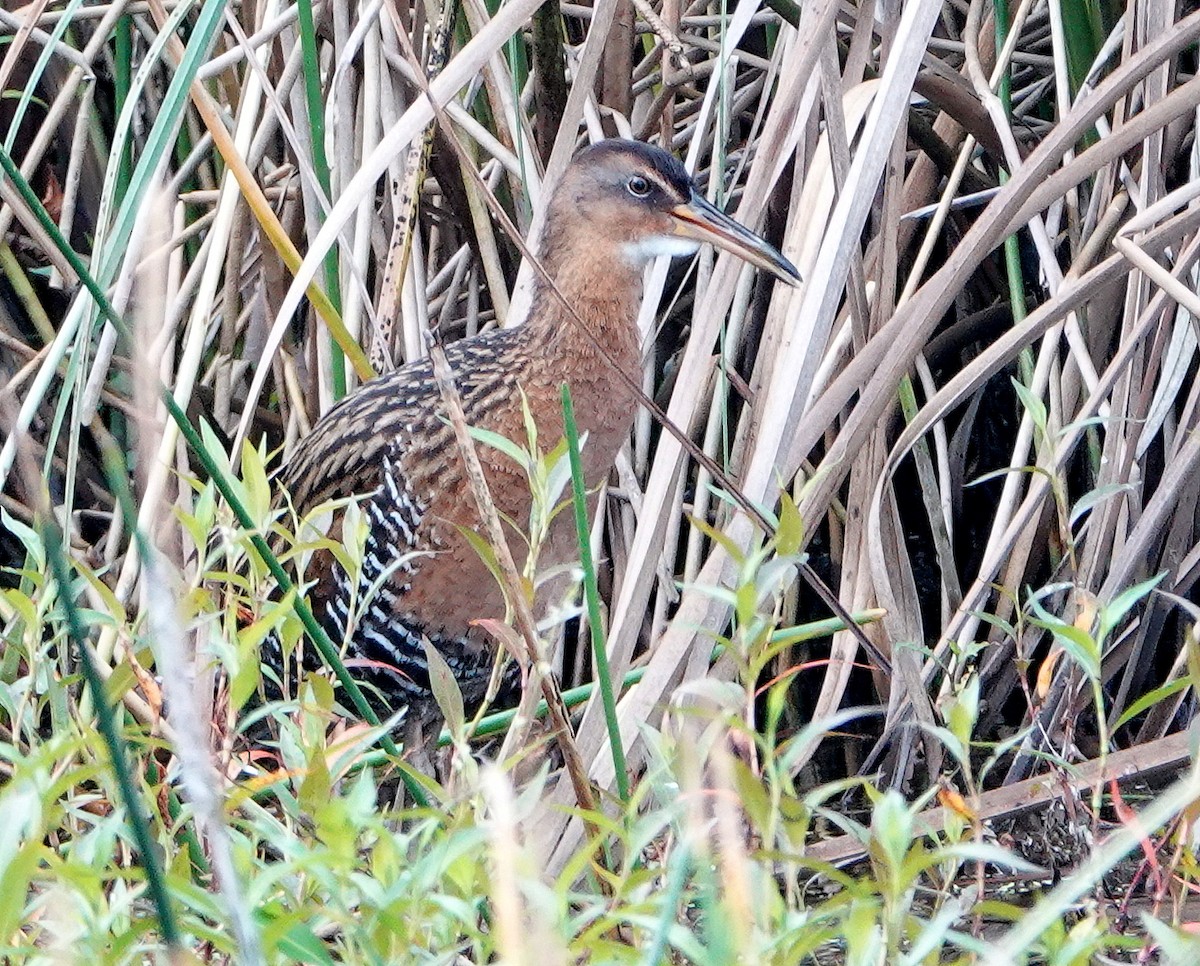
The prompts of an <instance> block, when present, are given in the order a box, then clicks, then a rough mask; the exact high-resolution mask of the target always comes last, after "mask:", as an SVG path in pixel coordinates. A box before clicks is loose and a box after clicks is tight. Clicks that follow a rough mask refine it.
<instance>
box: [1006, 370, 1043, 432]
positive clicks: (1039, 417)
mask: <svg viewBox="0 0 1200 966" xmlns="http://www.w3.org/2000/svg"><path fill="white" fill-rule="evenodd" d="M1012 384H1013V388H1014V389H1015V390H1016V392H1017V398H1018V399H1020V400H1021V405H1022V406H1024V407H1025V409H1026V411H1027V412H1028V413H1029V415H1030V417H1031V418H1032V419H1033V424H1034V425H1035V426H1036V427H1037V428H1038V429H1039V430H1040V431H1041V434H1042V435H1043V436H1045V435H1046V422H1047V417H1046V405H1045V403H1043V402H1042V401H1041V399H1039V398H1038V397H1037V396H1035V395H1034V394H1033V393H1032V392H1030V390H1029V388H1028V387H1027V386H1026V385H1025V384H1024V383H1023V382H1021V380H1019V379H1014V380H1013V381H1012Z"/></svg>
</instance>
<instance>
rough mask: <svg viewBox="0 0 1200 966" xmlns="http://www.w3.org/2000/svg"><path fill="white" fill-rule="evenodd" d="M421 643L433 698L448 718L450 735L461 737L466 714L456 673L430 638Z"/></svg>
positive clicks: (422, 639)
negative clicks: (455, 677)
mask: <svg viewBox="0 0 1200 966" xmlns="http://www.w3.org/2000/svg"><path fill="white" fill-rule="evenodd" d="M421 643H422V644H423V645H424V647H425V660H426V661H427V662H428V664H429V689H430V690H431V691H433V697H434V699H435V700H436V701H437V703H438V707H439V708H440V709H441V711H442V714H443V715H444V716H445V718H446V727H447V728H449V729H450V734H452V735H461V734H462V733H463V729H464V728H465V727H466V713H465V711H464V710H463V698H462V691H460V690H459V687H458V682H457V681H456V680H455V679H454V672H453V671H451V670H450V665H449V664H447V663H446V659H445V658H444V657H442V655H441V653H440V652H439V651H438V649H437V648H436V647H434V646H433V645H432V644H431V643H430V642H429V639H428V638H426V637H422V638H421Z"/></svg>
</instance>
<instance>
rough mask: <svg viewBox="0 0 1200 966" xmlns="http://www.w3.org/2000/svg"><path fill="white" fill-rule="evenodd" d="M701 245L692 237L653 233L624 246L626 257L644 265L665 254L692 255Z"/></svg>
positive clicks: (671, 255) (672, 256) (674, 255)
mask: <svg viewBox="0 0 1200 966" xmlns="http://www.w3.org/2000/svg"><path fill="white" fill-rule="evenodd" d="M699 247H700V243H699V242H697V241H693V240H692V239H690V238H680V237H679V236H678V235H651V236H650V237H649V238H643V239H642V240H641V241H637V242H627V243H626V244H625V246H624V248H625V255H626V257H627V258H628V259H629V260H630V261H631V262H633V263H634V264H638V265H644V264H645V263H646V262H648V261H650V259H652V258H659V257H660V256H663V255H665V256H667V257H668V258H679V257H680V256H681V255H692V254H694V253H695V252H696V250H697V249H699Z"/></svg>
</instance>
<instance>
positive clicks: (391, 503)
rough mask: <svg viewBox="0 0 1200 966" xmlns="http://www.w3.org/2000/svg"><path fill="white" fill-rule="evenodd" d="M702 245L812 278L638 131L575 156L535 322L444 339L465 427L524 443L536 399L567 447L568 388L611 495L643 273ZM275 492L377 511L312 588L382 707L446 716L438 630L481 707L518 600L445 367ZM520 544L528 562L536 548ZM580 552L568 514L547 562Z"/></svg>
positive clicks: (501, 458)
mask: <svg viewBox="0 0 1200 966" xmlns="http://www.w3.org/2000/svg"><path fill="white" fill-rule="evenodd" d="M701 244H711V245H714V246H716V247H718V248H722V249H725V250H727V251H729V252H732V253H733V254H735V255H737V256H739V257H741V258H742V259H744V260H745V261H746V262H748V263H750V264H751V265H754V266H756V267H758V268H760V269H764V270H766V271H768V272H770V273H771V274H772V275H774V276H776V277H777V278H779V279H781V280H782V281H784V282H786V283H788V284H792V285H796V284H798V283H799V281H800V275H799V273H798V272H797V271H796V268H795V267H794V266H793V265H792V263H791V262H789V261H788V260H787V259H786V258H784V257H783V255H782V254H780V252H779V251H778V250H777V249H776V248H775V247H774V246H772V245H771V244H769V243H768V242H767V241H765V240H764V239H762V238H760V237H759V236H758V235H756V234H754V233H753V232H751V231H749V230H748V229H746V228H745V227H743V226H742V225H741V224H739V223H738V222H736V221H734V220H733V219H732V218H730V217H729V216H727V215H726V214H724V213H723V212H722V211H720V210H719V209H718V208H716V207H715V206H714V205H712V204H711V203H709V202H708V201H707V200H706V199H705V198H704V196H703V195H702V193H701V192H700V191H699V189H698V188H697V186H696V184H695V183H694V182H693V180H692V178H691V177H690V176H689V175H688V173H687V170H686V169H685V168H684V166H683V165H682V164H681V163H680V162H679V161H678V160H677V159H676V158H675V157H674V156H672V155H671V154H669V153H668V152H666V151H664V150H662V149H661V148H658V147H655V146H652V145H650V144H646V143H644V142H640V141H633V140H623V139H609V140H603V141H598V142H596V143H594V144H592V145H590V146H588V147H585V148H583V149H582V150H580V151H578V152H577V153H576V155H575V156H574V157H573V158H572V160H571V162H570V164H569V165H568V167H567V168H566V170H565V172H564V174H563V176H562V178H561V179H560V181H559V183H558V185H557V187H556V188H555V189H554V190H553V192H552V193H551V195H550V198H549V200H548V202H547V209H546V213H545V218H544V222H543V230H542V236H541V244H540V255H539V257H540V261H541V264H542V266H543V268H544V270H545V277H541V276H539V277H537V278H536V280H535V282H534V285H533V290H532V298H531V302H530V308H529V311H528V314H527V317H526V319H525V321H524V322H523V323H522V324H521V325H518V326H515V327H510V328H500V329H493V330H490V331H487V332H485V333H482V334H479V335H477V336H474V337H470V338H464V339H461V340H458V341H455V342H453V343H451V344H449V345H448V346H446V348H445V355H446V360H447V362H448V363H449V367H450V370H451V372H452V374H453V377H454V380H455V384H456V387H457V391H458V393H459V395H460V397H461V401H462V406H463V410H464V413H465V416H466V421H467V424H468V425H469V426H473V427H478V428H482V429H485V430H490V431H491V432H493V433H498V434H499V435H501V436H503V437H506V438H508V439H510V440H514V441H517V442H523V441H525V440H526V438H527V431H526V425H525V417H524V406H525V405H527V406H528V409H529V412H530V413H532V415H533V417H534V421H535V424H536V426H537V431H538V436H539V438H540V439H543V440H552V441H557V440H558V439H561V438H562V435H563V420H562V411H561V401H560V400H561V396H560V392H561V388H560V387H561V385H562V383H564V382H565V383H567V385H568V386H569V387H570V391H571V394H572V397H573V400H574V405H575V410H576V414H577V421H578V428H579V432H580V434H581V435H584V434H586V437H585V438H586V443H585V445H584V447H583V452H582V463H583V475H584V480H585V484H586V487H587V489H588V492H589V493H591V492H593V491H595V490H597V489H598V488H599V487H600V485H601V484H602V483H603V482H604V480H605V479H606V478H607V476H608V474H609V471H610V470H611V469H612V467H613V464H614V462H615V460H616V457H617V454H618V452H619V450H620V448H621V447H622V445H623V444H624V443H625V441H626V439H627V437H628V436H629V432H630V430H631V428H632V426H633V422H634V418H635V415H636V409H637V394H636V391H635V389H634V388H633V387H635V386H638V385H640V384H641V381H642V352H641V340H640V336H639V329H638V325H637V316H638V311H639V308H640V304H641V300H642V285H643V274H644V269H645V267H646V265H647V264H648V262H649V261H650V260H652V259H654V258H656V257H658V256H663V255H667V256H683V255H689V254H692V253H694V252H695V251H697V249H698V248H699V247H700V245H701ZM548 280H549V281H548ZM550 282H552V283H553V287H552V286H551V284H550ZM554 289H557V293H556V292H555V291H554ZM560 296H561V297H560ZM564 300H565V302H566V304H567V305H569V306H570V309H569V310H568V309H567V308H565V307H564V304H563V302H564ZM477 450H478V454H479V458H480V461H481V463H482V465H483V470H484V476H485V478H486V480H487V483H488V486H489V489H490V492H491V496H492V499H493V502H494V503H495V505H496V508H497V510H498V511H499V512H500V514H501V515H502V517H505V518H507V519H508V520H511V521H518V522H521V521H527V520H528V519H529V513H530V504H531V496H530V492H529V486H528V482H527V480H526V478H525V476H524V472H523V470H522V469H521V468H520V467H519V466H518V465H517V464H516V462H515V461H513V460H512V459H510V458H509V457H508V456H506V455H505V454H504V453H503V452H501V451H500V450H499V449H496V448H490V447H487V446H482V445H481V446H478V447H477ZM278 484H279V487H278V489H279V491H280V496H281V499H283V500H286V501H287V502H288V503H290V506H291V508H292V510H293V511H294V512H295V513H296V514H297V516H298V517H299V518H301V519H302V518H304V516H305V515H307V514H310V513H312V512H313V511H314V510H315V509H316V508H318V507H321V506H323V505H327V504H330V503H331V501H343V500H346V499H348V498H357V499H358V501H359V507H360V509H361V512H362V514H363V517H364V518H365V521H366V542H365V546H364V548H363V553H362V564H361V572H360V573H357V574H356V575H355V576H354V577H353V578H351V577H350V576H349V575H348V574H347V572H346V570H345V569H344V568H343V567H342V566H341V564H340V563H338V561H337V560H336V559H335V557H334V555H333V554H332V553H330V552H329V551H327V550H318V551H317V552H316V553H315V554H314V555H313V558H312V561H311V564H310V567H309V573H308V579H309V580H310V581H312V583H311V584H310V587H309V591H308V593H309V599H310V602H311V605H312V607H313V611H314V614H315V616H316V617H317V619H318V620H319V621H320V622H321V624H322V626H323V627H324V628H325V630H326V631H327V632H328V634H329V636H330V638H331V640H332V641H333V642H334V644H335V645H342V646H343V647H344V648H345V650H344V654H345V656H346V658H347V660H346V664H347V667H348V668H351V670H352V673H353V674H354V676H355V677H356V680H357V681H358V682H359V683H360V684H366V685H367V687H365V688H364V693H365V694H366V695H367V696H368V699H369V700H370V701H371V703H372V704H373V706H375V707H376V708H377V709H378V710H379V711H381V712H387V713H389V714H392V715H395V716H396V719H397V720H398V719H400V718H403V717H404V716H405V715H415V717H416V718H419V719H421V720H427V719H429V718H436V717H437V716H438V710H437V708H436V704H435V702H434V699H433V695H432V690H431V686H430V670H429V666H428V664H427V660H426V653H425V646H424V641H426V640H428V641H429V642H430V643H431V644H432V645H433V647H434V648H436V649H437V651H438V653H439V654H440V655H441V656H442V657H443V658H444V659H445V661H446V663H447V664H448V666H449V667H450V669H451V671H452V673H453V675H454V678H455V680H456V682H457V684H458V686H459V689H460V691H461V692H462V696H463V700H464V702H465V703H466V704H467V706H468V707H471V706H476V705H478V703H479V702H480V701H481V700H482V699H483V698H484V696H485V693H486V690H487V686H488V682H489V680H490V679H491V675H492V668H493V664H494V659H495V645H494V644H493V643H492V642H491V641H489V639H488V637H487V635H486V634H485V632H484V631H483V630H481V628H480V626H479V625H478V623H477V622H478V621H479V620H480V619H483V618H494V619H503V618H504V616H505V601H504V595H503V591H502V589H501V587H500V586H499V584H498V583H497V582H496V580H495V579H494V578H493V577H492V575H491V573H490V571H489V569H488V567H487V564H486V563H485V562H484V560H483V559H482V558H481V557H480V555H479V554H478V553H477V551H476V549H475V548H474V547H473V546H472V545H471V543H470V542H469V540H468V539H467V538H466V537H465V536H464V535H463V533H462V528H466V529H470V530H478V529H479V527H480V521H479V517H478V511H477V509H476V505H475V502H474V500H473V497H472V493H471V489H470V486H469V484H468V481H467V476H466V469H465V467H464V464H463V460H462V457H461V455H460V452H459V450H458V447H457V445H456V443H455V439H454V435H453V429H452V427H451V425H450V424H449V422H448V420H447V418H446V414H445V411H444V407H443V401H442V395H441V391H440V389H439V387H438V384H437V381H436V379H435V376H434V372H433V368H432V365H431V362H430V360H429V359H421V360H418V361H413V362H410V363H408V364H407V365H404V366H402V367H400V368H397V369H395V370H393V371H391V372H389V373H387V374H385V375H382V376H379V377H376V378H374V379H371V380H369V381H367V382H365V383H364V384H362V385H361V386H360V387H359V388H358V389H357V390H355V391H354V392H352V393H350V394H348V395H347V396H346V397H345V398H343V399H342V400H341V401H340V402H338V403H337V404H336V405H334V406H333V407H332V408H331V409H330V410H329V411H328V412H327V413H326V414H325V415H324V416H323V417H322V418H321V419H319V420H318V421H317V422H316V423H315V425H314V426H313V428H312V430H311V432H310V433H308V434H307V435H306V436H305V437H304V438H303V439H301V440H300V442H299V443H298V444H297V446H296V448H295V450H294V452H293V453H292V455H291V457H290V459H289V460H287V461H286V463H285V465H284V466H283V468H282V470H281V471H280V474H279V476H278ZM331 532H333V533H338V532H340V530H338V529H337V528H336V527H333V528H331ZM512 544H513V545H512V547H511V549H512V552H513V556H514V557H515V558H516V563H517V566H518V568H520V567H521V566H522V565H523V560H524V551H525V548H524V547H522V546H519V545H518V544H520V541H519V540H514V541H512ZM576 553H577V545H576V538H575V531H574V521H573V519H572V517H571V514H569V513H560V514H558V515H557V516H556V517H555V519H554V522H553V523H552V524H551V527H550V532H549V534H548V538H547V541H546V543H545V544H544V546H543V547H542V548H541V551H540V553H539V557H538V563H539V566H544V567H547V568H549V567H553V566H558V565H563V564H568V563H570V562H572V561H573V560H574V559H576ZM539 603H540V602H539ZM269 650H270V651H271V655H270V657H269V659H268V660H267V661H266V663H268V664H269V665H272V666H273V670H274V671H275V673H276V674H277V675H279V674H280V673H281V669H282V662H283V658H282V656H281V653H280V648H279V646H278V642H277V641H273V642H272V644H271V646H270V648H269ZM311 652H312V648H308V649H307V650H306V654H311ZM306 660H311V659H309V658H306ZM310 666H311V665H310Z"/></svg>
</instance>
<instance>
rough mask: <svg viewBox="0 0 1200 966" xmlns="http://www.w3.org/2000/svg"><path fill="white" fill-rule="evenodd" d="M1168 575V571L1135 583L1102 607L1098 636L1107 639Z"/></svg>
mask: <svg viewBox="0 0 1200 966" xmlns="http://www.w3.org/2000/svg"><path fill="white" fill-rule="evenodd" d="M1166 575H1167V571H1165V570H1164V571H1163V572H1162V573H1160V574H1157V575H1155V576H1154V577H1151V578H1150V579H1149V580H1143V581H1142V582H1141V583H1140V584H1134V585H1133V586H1132V587H1129V588H1128V589H1126V590H1124V591H1122V592H1121V593H1119V594H1117V596H1116V597H1115V598H1114V599H1113V600H1112V601H1111V602H1110V603H1108V604H1106V605H1105V606H1103V607H1101V608H1100V628H1099V631H1098V632H1097V636H1098V637H1099V638H1100V640H1101V641H1104V640H1107V639H1108V635H1109V634H1110V633H1111V632H1112V629H1113V628H1114V627H1116V626H1117V625H1118V624H1120V623H1121V621H1123V620H1124V619H1125V615H1126V614H1128V613H1129V612H1130V611H1131V610H1133V608H1134V607H1136V606H1137V605H1138V604H1139V603H1140V602H1141V601H1142V600H1144V599H1145V598H1146V597H1149V596H1150V592H1151V591H1152V590H1154V588H1155V587H1157V586H1158V585H1159V583H1161V581H1162V579H1163V578H1164V577H1165V576H1166Z"/></svg>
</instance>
